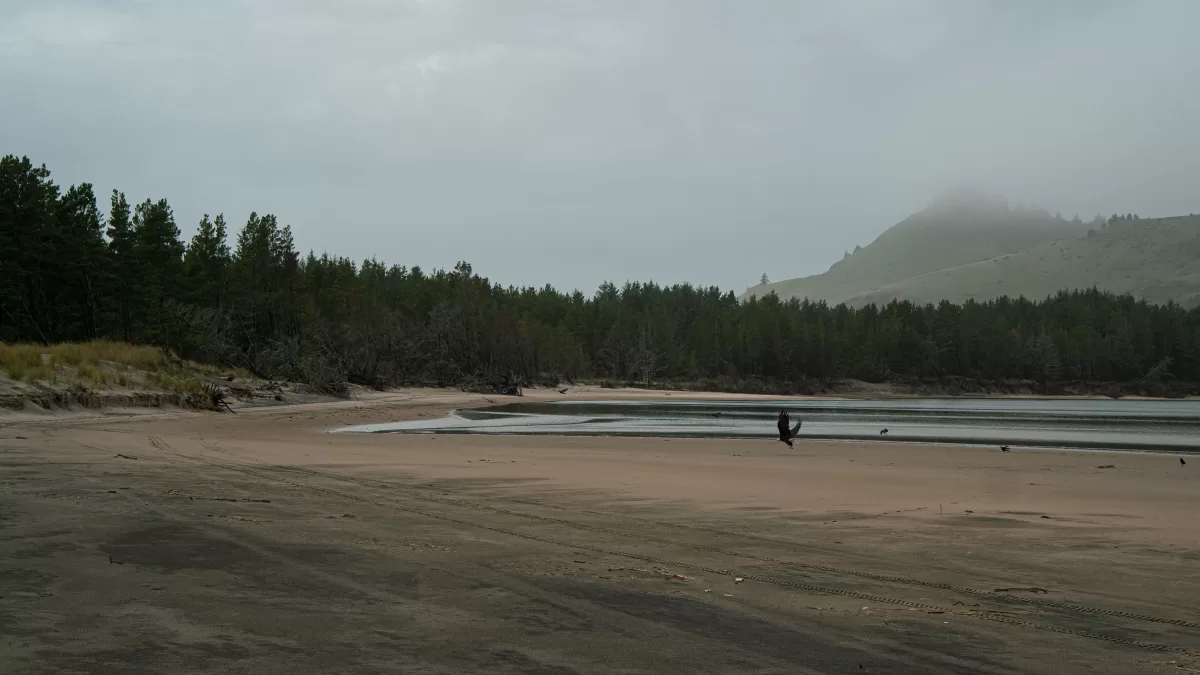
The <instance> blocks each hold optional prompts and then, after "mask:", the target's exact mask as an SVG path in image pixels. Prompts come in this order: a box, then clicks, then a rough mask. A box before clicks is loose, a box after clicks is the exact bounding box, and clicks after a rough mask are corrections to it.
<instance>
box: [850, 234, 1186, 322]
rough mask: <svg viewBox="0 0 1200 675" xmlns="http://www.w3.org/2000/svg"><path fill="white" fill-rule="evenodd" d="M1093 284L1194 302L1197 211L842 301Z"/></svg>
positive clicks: (1032, 294)
mask: <svg viewBox="0 0 1200 675" xmlns="http://www.w3.org/2000/svg"><path fill="white" fill-rule="evenodd" d="M1092 286H1095V287H1097V288H1099V289H1100V290H1104V291H1110V292H1112V293H1129V294H1131V295H1133V296H1134V297H1137V298H1141V299H1144V300H1148V301H1150V302H1158V303H1163V302H1166V301H1168V300H1174V301H1175V302H1178V303H1180V304H1182V305H1184V306H1187V307H1192V306H1196V305H1197V304H1200V216H1184V217H1176V218H1157V219H1137V220H1116V221H1113V222H1112V223H1111V224H1109V225H1107V226H1104V227H1102V228H1100V229H1097V230H1093V231H1091V232H1089V233H1088V234H1087V235H1086V236H1083V237H1077V238H1073V239H1065V240H1059V241H1053V242H1048V243H1045V244H1042V245H1040V246H1035V247H1033V248H1029V249H1026V250H1024V251H1020V252H1017V253H1013V254H1007V255H1002V256H997V257H994V258H991V259H989V260H984V261H980V262H975V263H970V264H966V265H959V266H957V267H952V268H949V269H944V270H938V271H936V272H929V273H926V274H921V275H918V276H914V277H911V278H908V279H904V280H901V281H898V282H894V283H891V284H887V285H884V286H880V287H878V288H875V289H872V290H870V291H866V292H863V293H859V294H856V295H854V296H852V297H849V298H847V299H846V301H847V303H848V304H851V305H855V306H862V305H865V304H869V303H875V304H882V303H886V302H888V301H890V300H892V299H893V298H898V299H903V300H911V301H914V302H920V303H926V302H938V301H940V300H949V301H951V302H955V303H958V302H962V301H963V300H966V299H968V298H974V299H976V300H986V299H990V298H995V297H999V296H1001V295H1007V296H1010V297H1016V296H1021V295H1023V296H1025V297H1027V298H1032V299H1040V298H1044V297H1046V296H1048V295H1051V294H1053V293H1055V292H1057V291H1059V290H1063V289H1068V290H1070V289H1080V288H1090V287H1092Z"/></svg>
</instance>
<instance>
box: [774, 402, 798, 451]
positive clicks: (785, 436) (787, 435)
mask: <svg viewBox="0 0 1200 675" xmlns="http://www.w3.org/2000/svg"><path fill="white" fill-rule="evenodd" d="M790 424H791V418H790V416H789V415H788V412H787V411H786V410H781V411H779V422H778V423H777V424H776V426H777V427H779V440H781V441H783V442H784V443H787V446H788V447H789V448H790V447H793V446H792V439H793V438H795V437H796V434H797V433H799V432H800V425H801V424H804V421H803V420H801V421H799V422H796V426H794V427H791V426H789V425H790Z"/></svg>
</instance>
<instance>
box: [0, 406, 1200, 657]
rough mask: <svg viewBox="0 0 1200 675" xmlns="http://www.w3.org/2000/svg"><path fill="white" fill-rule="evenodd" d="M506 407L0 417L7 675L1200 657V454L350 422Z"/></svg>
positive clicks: (0, 620)
mask: <svg viewBox="0 0 1200 675" xmlns="http://www.w3.org/2000/svg"><path fill="white" fill-rule="evenodd" d="M538 396H553V397H558V395H557V394H545V393H539V392H532V393H531V394H530V397H531V398H532V397H538ZM570 396H578V397H591V398H618V397H638V398H647V399H653V398H655V397H667V396H671V397H673V398H675V399H679V398H700V397H706V398H718V399H719V398H733V397H731V396H727V395H716V394H712V395H702V394H694V393H687V394H685V393H681V392H621V391H611V390H604V391H593V392H587V391H584V392H581V393H575V392H572V393H571V394H570ZM493 398H494V397H493ZM559 398H561V397H559ZM486 404H487V401H486V400H485V398H484V397H482V396H478V395H473V394H460V393H456V392H446V391H433V390H421V391H406V392H397V393H390V394H386V395H376V396H373V397H371V398H369V399H364V400H356V401H345V402H336V403H314V404H308V405H296V406H277V407H265V408H258V409H247V410H242V411H240V412H239V414H236V415H231V414H228V413H226V414H215V413H187V412H177V413H165V414H158V415H153V416H136V415H131V416H126V415H121V414H109V415H100V416H95V415H93V416H76V417H60V418H55V419H47V418H44V417H39V416H30V415H26V416H22V417H18V416H10V417H7V418H0V596H2V598H0V672H2V673H6V674H7V673H108V672H113V673H116V672H120V673H183V672H187V673H234V672H244V673H295V672H321V673H377V672H409V673H484V672H486V673H542V674H551V673H555V674H564V675H565V674H568V673H616V672H619V673H797V672H801V673H861V672H868V673H870V672H874V673H1093V674H1095V673H1114V674H1116V673H1178V672H1200V612H1198V611H1197V609H1196V608H1197V607H1200V574H1198V573H1197V571H1198V570H1200V523H1198V521H1197V516H1200V478H1198V477H1197V475H1196V472H1197V471H1200V461H1195V462H1192V463H1190V464H1188V465H1186V466H1184V465H1181V464H1180V462H1179V460H1178V458H1177V457H1176V456H1173V455H1157V454H1134V453H1115V452H1103V453H1101V452H1078V451H1072V452H1058V451H1048V450H1024V449H1021V448H1014V449H1013V451H1012V452H1009V453H1001V452H1000V451H999V450H998V449H994V448H979V447H950V446H921V445H901V444H895V443H889V444H870V443H863V444H856V443H832V442H829V443H814V442H800V443H797V445H796V447H795V449H792V450H789V449H788V448H787V447H786V446H784V445H783V444H781V443H778V442H774V441H770V440H766V439H764V440H721V439H663V438H607V437H550V436H544V437H523V436H478V435H471V436H466V435H420V436H418V435H399V434H331V433H328V430H330V429H333V428H337V427H344V426H347V425H355V424H369V423H376V422H385V421H391V420H401V419H415V418H429V417H436V416H441V415H445V414H446V413H447V412H448V411H449V410H451V409H453V408H455V407H460V406H477V405H486Z"/></svg>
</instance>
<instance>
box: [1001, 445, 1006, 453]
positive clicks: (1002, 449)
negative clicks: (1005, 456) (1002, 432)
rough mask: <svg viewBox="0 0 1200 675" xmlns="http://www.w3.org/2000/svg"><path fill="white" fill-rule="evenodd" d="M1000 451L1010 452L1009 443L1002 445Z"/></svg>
mask: <svg viewBox="0 0 1200 675" xmlns="http://www.w3.org/2000/svg"><path fill="white" fill-rule="evenodd" d="M1000 452H1008V446H1007V445H1002V446H1000Z"/></svg>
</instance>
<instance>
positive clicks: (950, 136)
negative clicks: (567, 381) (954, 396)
mask: <svg viewBox="0 0 1200 675" xmlns="http://www.w3.org/2000/svg"><path fill="white" fill-rule="evenodd" d="M1198 25H1200V2H1196V1H1195V0H1146V1H1137V0H1128V1H1127V2H1116V1H1109V0H1078V1H1077V2H1069V1H1066V0H1061V1H1053V0H1028V1H1023V0H996V1H995V2H984V1H974V0H940V1H939V0H907V1H900V0H896V1H887V0H828V1H826V2H805V1H803V0H762V1H755V0H722V1H717V0H595V1H587V2H585V1H583V0H475V1H472V0H338V1H337V2H332V1H330V2H318V1H317V0H292V1H285V0H194V1H191V2H179V1H171V2H168V1H166V0H160V1H151V0H104V1H100V0H95V1H93V2H70V1H65V0H0V97H2V98H0V154H7V153H15V154H18V155H21V154H26V155H29V156H30V158H31V159H33V160H34V161H35V162H38V163H41V162H44V163H46V164H47V165H48V167H49V168H50V170H51V171H52V172H53V174H54V177H55V179H56V181H57V182H59V183H60V184H63V185H68V184H71V183H75V182H82V181H89V182H92V183H93V184H95V186H96V188H97V190H98V192H99V194H100V197H101V199H102V200H103V201H104V206H105V208H107V194H108V192H109V191H110V190H111V189H113V188H114V187H115V188H119V189H121V190H122V191H124V192H125V193H126V194H127V195H128V197H129V198H130V200H131V201H134V200H141V199H145V198H146V197H153V198H159V197H166V198H167V199H168V200H169V201H170V202H171V204H172V206H173V207H174V209H175V213H176V218H177V220H178V221H179V223H180V227H181V229H183V231H184V233H185V235H187V236H190V235H191V233H192V232H193V231H194V229H195V223H196V221H198V220H199V218H200V215H201V214H202V213H205V212H207V213H212V214H216V213H218V212H224V213H225V215H226V219H227V220H229V221H231V222H232V223H235V224H237V225H238V226H240V224H241V223H244V222H245V219H246V216H247V215H248V214H249V212H250V211H251V210H257V211H258V212H260V213H264V212H269V213H275V214H276V215H278V217H279V218H280V220H281V221H282V222H284V223H289V224H290V225H291V226H292V229H293V231H294V233H295V239H296V243H297V246H298V248H300V249H301V251H303V252H307V250H308V249H313V250H315V251H316V252H318V253H320V252H322V251H329V252H333V253H339V254H344V255H348V256H351V257H353V258H356V259H361V258H364V257H368V256H376V257H378V258H380V259H382V260H386V261H388V262H393V263H400V264H406V265H410V266H411V265H421V266H423V267H425V268H431V267H450V266H452V265H453V264H454V263H455V262H456V261H457V260H460V259H465V260H468V261H470V262H471V263H472V264H473V265H474V267H475V270H476V271H477V272H479V273H481V274H484V275H485V276H489V277H491V278H492V279H494V280H497V281H500V282H502V283H506V284H508V283H513V284H531V285H541V284H544V283H552V284H554V285H556V286H558V287H560V288H563V289H572V288H579V289H581V290H584V291H585V292H589V293H590V292H592V291H593V290H594V289H595V288H596V286H597V285H598V284H599V283H600V282H602V281H604V280H613V281H616V282H617V283H621V282H624V281H625V280H627V279H628V280H655V281H658V282H660V283H672V282H677V281H692V282H694V283H698V284H703V285H710V284H712V285H719V286H721V287H723V288H725V289H732V290H737V291H741V290H743V289H744V288H745V287H746V286H748V285H751V284H753V283H755V282H756V281H757V279H758V277H759V275H760V274H762V273H763V272H766V273H767V274H768V275H770V277H771V278H772V279H773V280H779V279H783V278H788V277H794V276H802V275H806V274H812V273H817V272H821V271H823V270H824V269H826V268H827V267H828V266H829V264H830V263H832V262H833V261H835V260H837V259H838V258H840V257H841V254H842V252H843V251H844V250H846V249H850V248H853V247H854V245H855V244H864V245H865V244H866V243H868V242H869V241H870V240H871V239H873V238H874V237H875V236H876V235H878V234H879V233H880V232H881V231H883V230H884V229H886V228H887V227H888V226H890V225H891V224H893V223H895V222H897V221H898V220H900V219H902V218H903V217H904V216H906V215H908V214H909V213H911V212H913V211H916V210H919V209H920V208H922V207H923V206H924V205H925V203H926V202H928V201H929V200H930V199H931V198H932V197H933V196H935V195H936V194H937V193H939V192H941V191H942V190H944V189H946V188H949V187H953V186H958V185H975V186H979V187H986V188H988V189H991V190H993V191H997V192H1000V193H1002V194H1005V195H1007V196H1008V197H1009V198H1010V199H1012V200H1013V201H1017V200H1021V201H1024V202H1026V203H1036V204H1039V205H1042V206H1044V207H1046V208H1048V209H1050V210H1051V211H1056V210H1059V211H1062V212H1063V213H1064V214H1068V215H1069V214H1073V213H1075V212H1079V213H1081V214H1082V215H1084V216H1085V217H1088V216H1091V215H1093V214H1095V213H1096V212H1103V213H1106V214H1107V213H1110V212H1114V211H1119V212H1129V211H1133V212H1138V213H1141V214H1144V215H1150V216H1154V215H1171V214H1176V213H1189V212H1200V189H1198V186H1200V40H1197V39H1196V32H1195V29H1196V26H1198Z"/></svg>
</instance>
